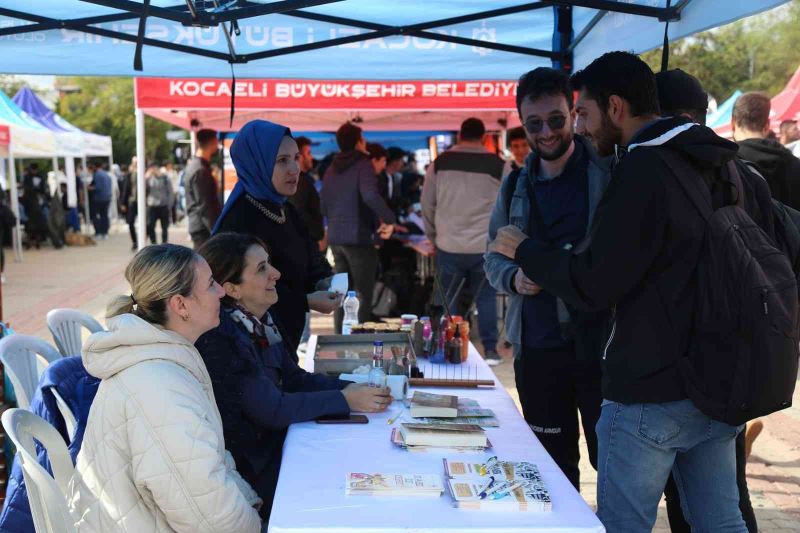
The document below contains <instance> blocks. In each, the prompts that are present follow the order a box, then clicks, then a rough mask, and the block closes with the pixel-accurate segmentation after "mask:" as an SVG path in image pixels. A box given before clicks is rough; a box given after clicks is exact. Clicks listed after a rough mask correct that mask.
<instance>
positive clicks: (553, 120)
mask: <svg viewBox="0 0 800 533" xmlns="http://www.w3.org/2000/svg"><path fill="white" fill-rule="evenodd" d="M544 123H545V121H544V120H542V119H540V118H529V119H528V120H526V121H525V129H526V130H528V133H541V131H542V130H543V129H544ZM566 123H567V117H565V116H564V115H553V116H552V117H548V118H547V127H548V128H550V131H558V130H560V129H561V128H563V127H564V125H565V124H566Z"/></svg>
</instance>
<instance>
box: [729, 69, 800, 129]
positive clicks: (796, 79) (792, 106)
mask: <svg viewBox="0 0 800 533" xmlns="http://www.w3.org/2000/svg"><path fill="white" fill-rule="evenodd" d="M769 118H770V126H771V127H772V129H773V130H774V131H778V127H779V126H780V124H781V122H782V121H784V120H800V67H798V69H797V71H796V72H795V73H794V75H793V76H792V78H791V79H790V80H789V83H788V84H786V87H784V88H783V90H782V91H781V92H779V93H778V94H776V95H775V97H774V98H773V99H772V111H770V114H769ZM714 131H715V132H717V135H721V136H723V137H727V138H730V137H732V136H733V131H732V130H731V125H730V124H723V125H722V126H719V127H718V128H715V129H714Z"/></svg>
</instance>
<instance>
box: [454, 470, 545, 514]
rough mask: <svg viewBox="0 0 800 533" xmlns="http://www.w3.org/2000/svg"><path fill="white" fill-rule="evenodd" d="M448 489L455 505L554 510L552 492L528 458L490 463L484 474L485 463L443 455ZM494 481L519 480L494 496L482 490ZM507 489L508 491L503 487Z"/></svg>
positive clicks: (494, 508)
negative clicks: (487, 494) (502, 493)
mask: <svg viewBox="0 0 800 533" xmlns="http://www.w3.org/2000/svg"><path fill="white" fill-rule="evenodd" d="M443 462H444V470H445V475H446V476H447V478H448V480H447V487H448V491H449V492H450V494H451V495H452V497H453V505H454V506H455V507H461V508H467V509H485V510H502V511H533V512H548V511H551V510H552V501H551V500H550V493H549V492H548V490H547V487H546V486H545V484H544V481H542V476H541V474H540V473H539V469H538V467H537V466H536V465H535V464H533V463H529V462H525V461H499V462H495V463H493V464H489V465H488V466H487V467H486V470H485V474H483V475H482V470H481V467H482V466H484V464H483V463H479V462H472V461H460V460H457V459H443ZM492 478H494V483H496V484H500V483H517V484H518V485H519V486H517V487H515V488H513V490H511V491H510V492H509V493H508V494H507V495H505V496H503V497H500V498H497V499H492V498H491V497H483V498H482V497H481V492H483V491H484V490H486V489H487V486H488V487H491V486H492V485H489V481H490V480H491V479H492ZM501 492H504V491H501Z"/></svg>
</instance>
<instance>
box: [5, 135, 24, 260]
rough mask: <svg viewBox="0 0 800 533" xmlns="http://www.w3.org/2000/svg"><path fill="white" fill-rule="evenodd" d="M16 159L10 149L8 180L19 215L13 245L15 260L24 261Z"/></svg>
mask: <svg viewBox="0 0 800 533" xmlns="http://www.w3.org/2000/svg"><path fill="white" fill-rule="evenodd" d="M14 163H15V161H14V152H13V151H12V150H11V148H10V147H9V150H8V171H9V172H8V181H9V188H10V189H11V210H12V211H14V215H15V216H16V217H17V223H16V224H15V225H14V229H13V230H12V231H11V245H12V247H13V248H14V261H16V262H17V263H19V262H21V261H22V227H21V223H20V220H19V188H18V187H17V168H16V166H15V164H14Z"/></svg>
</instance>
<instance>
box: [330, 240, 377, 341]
mask: <svg viewBox="0 0 800 533" xmlns="http://www.w3.org/2000/svg"><path fill="white" fill-rule="evenodd" d="M331 251H333V261H334V266H333V269H334V271H335V272H336V273H337V274H340V273H344V272H346V273H347V274H348V276H347V277H348V279H349V282H350V285H349V286H350V290H351V291H353V290H354V291H356V294H357V295H358V301H359V306H358V321H359V323H361V324H363V323H364V322H369V321H371V320H372V294H373V292H374V291H375V279H376V278H377V276H378V250H376V249H375V247H374V246H372V245H366V246H338V245H337V246H331ZM343 320H344V310H343V309H342V308H341V307H340V308H338V309H337V310H336V311H334V313H333V324H334V327H335V328H336V333H341V332H342V321H343Z"/></svg>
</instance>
